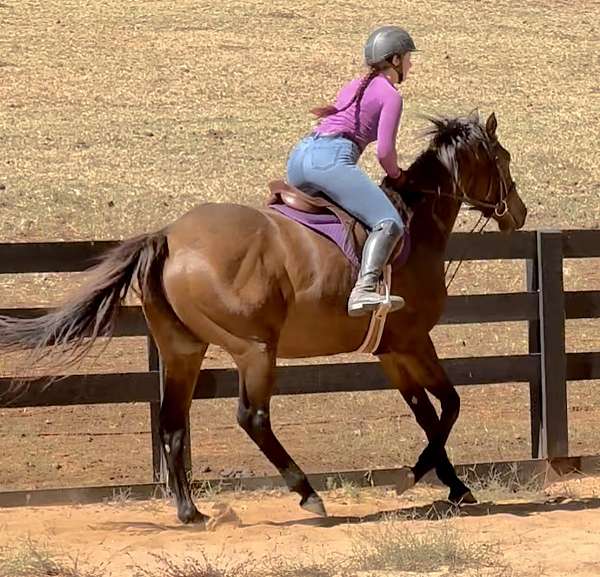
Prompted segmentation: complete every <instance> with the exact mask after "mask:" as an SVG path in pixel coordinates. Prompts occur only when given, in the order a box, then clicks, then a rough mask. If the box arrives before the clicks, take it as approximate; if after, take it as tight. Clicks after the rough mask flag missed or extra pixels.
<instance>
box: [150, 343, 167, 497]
mask: <svg viewBox="0 0 600 577" xmlns="http://www.w3.org/2000/svg"><path fill="white" fill-rule="evenodd" d="M148 369H149V370H150V371H158V373H159V375H160V376H159V383H160V384H159V387H160V401H159V402H151V403H150V431H151V434H152V472H153V480H154V482H155V483H164V484H165V486H168V468H167V463H166V461H165V457H164V454H163V449H162V442H161V439H160V432H159V424H160V418H159V415H160V403H161V402H162V398H163V393H164V383H163V369H162V363H161V362H160V355H159V354H158V348H157V347H156V343H155V342H154V339H153V338H152V337H151V336H150V335H148Z"/></svg>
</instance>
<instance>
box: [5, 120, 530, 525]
mask: <svg viewBox="0 0 600 577" xmlns="http://www.w3.org/2000/svg"><path fill="white" fill-rule="evenodd" d="M432 122H433V128H432V130H431V132H430V137H431V141H430V144H429V147H428V148H427V150H426V151H425V152H423V153H422V154H421V155H420V156H419V157H418V158H417V160H416V161H415V162H414V164H413V165H412V166H411V167H410V169H409V170H408V172H407V181H406V185H405V190H403V191H400V192H401V193H402V194H403V195H405V196H406V197H408V196H412V197H413V201H415V198H416V201H415V202H414V206H413V208H414V216H413V219H412V224H411V227H410V235H411V245H412V247H413V248H412V253H411V255H410V257H409V260H408V262H407V264H406V265H405V266H403V267H400V268H397V269H396V270H394V271H393V278H392V288H393V292H394V294H399V295H402V296H403V297H404V298H405V299H406V303H407V304H406V306H405V308H404V309H402V310H400V311H397V312H395V313H393V314H391V315H390V316H389V317H388V319H387V324H386V327H385V331H384V334H383V337H382V340H381V344H380V346H379V349H378V350H377V355H378V356H379V358H380V360H381V362H382V364H383V368H384V370H385V372H386V374H387V375H388V377H389V378H390V379H391V381H392V382H393V384H394V385H395V386H396V387H397V388H398V389H399V391H400V392H401V394H402V396H403V397H404V398H405V400H406V401H407V403H408V404H409V406H410V408H411V409H412V411H413V412H414V414H415V417H416V420H417V422H418V423H419V425H420V426H421V427H422V428H423V430H424V431H425V433H426V435H427V438H428V441H429V444H428V446H427V447H426V448H425V450H424V451H423V452H422V454H421V455H420V457H419V459H418V461H417V463H416V465H415V466H414V467H412V472H413V473H414V481H418V480H419V479H421V478H422V477H423V475H425V473H427V472H428V471H429V470H431V469H435V471H436V473H437V475H438V477H439V478H440V479H441V480H442V481H443V482H444V483H445V484H446V485H447V486H448V487H449V488H450V497H449V498H450V500H451V501H453V502H461V501H462V502H464V501H467V502H468V501H473V500H474V499H473V496H472V495H471V493H470V491H469V489H468V488H467V487H466V486H465V485H464V484H463V483H462V482H461V481H460V480H459V478H458V477H457V475H456V472H455V470H454V467H453V466H452V464H451V463H450V461H449V459H448V457H447V454H446V450H445V444H446V441H447V439H448V436H449V434H450V431H451V430H452V427H453V425H454V423H455V421H456V419H457V417H458V414H459V407H460V400H459V396H458V394H457V393H456V390H455V388H454V386H453V385H452V383H451V382H450V381H449V380H448V378H447V376H446V374H445V372H444V370H443V368H442V366H441V365H440V362H439V360H438V357H437V355H436V352H435V349H434V346H433V344H432V341H431V339H430V337H429V332H430V330H431V329H432V327H433V326H434V325H435V324H436V323H437V322H438V320H439V318H440V316H441V314H442V311H443V308H444V301H445V299H446V287H445V283H444V253H445V249H446V244H447V242H448V238H449V235H450V232H451V230H452V227H453V225H454V221H455V219H456V216H457V214H458V211H459V209H460V206H461V204H462V203H466V204H467V205H471V206H472V207H475V208H477V209H479V210H480V211H481V212H482V213H483V215H484V216H487V217H492V218H494V219H495V220H496V221H497V222H498V225H499V227H500V229H501V230H506V231H511V230H515V229H518V228H520V227H521V226H522V225H523V224H524V222H525V216H526V212H527V211H526V208H525V205H524V204H523V202H522V201H521V199H520V198H519V196H518V194H517V190H516V187H515V183H514V181H513V179H512V177H511V175H510V170H509V162H510V155H509V153H508V152H507V150H506V149H504V148H503V147H502V146H501V145H500V143H499V142H498V139H497V137H496V118H495V116H494V115H491V116H490V117H489V118H488V120H487V123H486V125H485V126H484V125H482V124H481V123H480V121H479V119H478V117H477V116H475V115H470V116H467V117H460V118H455V119H434V120H432ZM392 194H395V193H392ZM474 240H475V241H476V240H477V237H474ZM355 275H356V270H354V268H353V267H352V266H351V265H350V264H349V262H348V261H347V259H346V258H345V256H344V255H343V254H342V252H341V251H340V250H339V249H338V248H337V247H336V246H335V245H334V244H333V243H332V242H331V241H329V240H328V239H326V238H324V237H322V236H320V235H318V234H316V233H313V232H311V231H309V230H308V229H307V228H304V227H303V226H301V225H299V224H297V223H295V222H293V221H291V220H288V219H286V218H285V217H284V216H282V215H280V214H279V213H276V212H275V211H273V210H271V209H269V208H263V209H257V208H250V207H248V206H241V205H237V204H204V205H201V206H198V207H197V208H195V209H193V210H191V211H190V212H188V213H187V214H185V215H184V216H182V217H181V218H180V219H179V220H177V221H176V222H174V223H173V224H171V225H170V226H168V227H167V228H165V229H164V230H161V231H159V232H155V233H151V234H146V235H143V236H140V237H137V238H134V239H130V240H126V241H124V242H123V243H121V244H120V245H118V246H117V247H116V248H115V249H113V250H112V251H110V252H108V254H107V255H106V256H105V257H104V258H103V261H102V262H101V263H100V264H99V265H98V266H97V267H96V268H95V269H93V277H92V278H91V279H90V281H89V282H88V284H87V285H86V286H85V287H84V288H83V289H82V292H81V293H80V294H78V295H75V296H74V297H73V298H72V299H71V300H70V301H69V302H68V303H67V304H65V305H64V306H63V307H62V308H60V309H57V310H56V311H54V312H51V313H49V314H47V315H46V316H43V317H40V318H38V319H10V318H6V317H2V318H0V349H2V350H15V349H23V348H32V349H33V352H32V357H31V360H32V362H37V361H39V360H40V359H41V358H42V357H46V356H47V355H49V354H52V353H53V352H56V353H59V357H58V360H59V361H61V362H62V363H63V366H69V365H72V364H73V363H74V362H75V361H77V360H78V359H79V358H81V357H82V356H84V355H85V354H86V353H88V352H89V350H90V347H91V345H92V344H93V342H94V340H95V339H96V338H97V337H99V336H110V335H111V334H112V331H113V329H114V326H115V321H116V318H117V313H118V310H119V306H120V304H121V300H122V299H123V297H124V296H125V294H126V293H127V291H128V290H129V288H130V287H131V286H132V284H133V283H134V282H137V285H138V287H139V294H140V297H141V300H142V304H143V309H144V313H145V315H146V318H147V321H148V326H149V329H150V331H151V333H152V335H153V337H154V339H155V340H156V343H157V345H158V348H159V350H160V354H161V357H162V359H163V362H164V366H165V373H166V377H165V391H164V400H163V402H162V407H161V413H160V431H161V438H162V442H163V447H164V452H165V456H166V460H167V464H168V468H169V476H170V481H171V485H172V488H173V491H174V493H175V497H176V501H177V513H178V517H179V519H180V520H181V521H182V522H184V523H188V522H192V521H203V520H205V519H206V517H205V516H204V515H202V514H201V513H199V512H198V510H197V509H196V507H195V505H194V503H193V501H192V498H191V494H190V487H189V483H188V480H187V478H186V473H185V469H184V463H183V440H184V437H185V434H186V422H187V416H188V412H189V409H190V404H191V401H192V395H193V392H194V388H195V387H196V382H197V380H198V376H199V374H200V367H201V365H202V360H203V357H204V355H205V352H206V349H207V347H208V345H209V343H213V344H216V345H219V346H221V347H222V348H223V349H225V350H226V351H228V352H229V354H230V355H231V356H232V357H233V360H234V361H235V363H236V365H237V367H238V370H239V379H240V389H239V408H238V413H237V418H238V421H239V424H240V425H241V427H242V428H243V429H244V430H245V431H246V432H247V433H248V435H249V436H250V438H251V439H252V440H253V441H254V442H255V443H256V444H257V445H258V447H259V448H260V450H261V451H262V452H263V453H264V455H265V456H266V457H267V459H269V461H270V462H271V463H273V465H275V467H277V469H278V470H279V472H280V473H281V475H282V477H283V478H284V479H285V481H286V483H287V485H288V487H289V488H290V490H292V491H296V492H297V493H299V495H300V496H301V501H300V504H301V506H302V507H304V508H305V509H307V510H309V511H312V512H314V513H317V514H321V515H325V509H324V507H323V503H322V501H321V499H320V497H319V496H318V495H317V494H316V492H315V491H314V490H313V488H312V487H311V485H310V483H309V481H308V479H307V477H306V475H305V474H304V472H303V471H302V469H301V468H300V467H299V466H298V465H297V464H296V463H295V462H294V461H293V460H292V458H291V457H290V455H289V454H288V453H287V451H286V450H285V448H284V447H283V446H282V445H281V443H280V442H279V440H278V439H277V438H276V436H275V434H274V433H273V430H272V428H271V420H270V411H269V406H270V400H271V396H272V394H273V390H274V387H275V365H276V359H277V358H278V357H279V358H304V357H312V356H322V355H332V354H336V353H345V352H351V351H355V350H356V349H357V348H358V347H359V346H360V344H361V342H362V340H363V337H364V336H365V332H366V330H367V328H368V323H369V318H368V317H367V318H350V317H348V315H347V313H346V301H347V298H348V294H349V293H350V290H351V288H352V286H353V284H354V281H355ZM90 335H91V338H89V337H90ZM48 347H49V348H48ZM198 386H200V387H201V386H202V381H201V380H200V382H199V383H198ZM427 393H430V394H431V395H433V396H434V397H436V398H437V399H438V400H439V401H440V403H441V413H440V416H439V417H438V415H437V413H436V411H435V409H434V407H433V404H432V403H431V401H430V399H429V396H428V394H427Z"/></svg>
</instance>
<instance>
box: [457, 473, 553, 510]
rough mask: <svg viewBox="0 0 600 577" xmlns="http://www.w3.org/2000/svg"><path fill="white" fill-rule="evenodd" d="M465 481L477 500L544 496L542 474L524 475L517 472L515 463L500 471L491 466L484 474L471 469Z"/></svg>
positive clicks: (539, 497)
mask: <svg viewBox="0 0 600 577" xmlns="http://www.w3.org/2000/svg"><path fill="white" fill-rule="evenodd" d="M465 482H467V483H468V484H469V487H470V488H471V490H472V491H474V493H475V494H476V495H477V498H478V499H479V501H493V502H498V501H506V500H511V499H525V500H528V501H532V500H536V499H543V498H544V483H545V478H544V475H534V476H532V477H525V476H524V475H522V474H520V473H519V469H518V467H517V465H516V464H511V465H510V466H509V467H508V469H507V470H505V471H502V470H500V469H498V468H495V467H492V468H491V469H490V470H489V471H488V472H487V473H486V475H485V476H480V475H478V474H477V472H476V470H475V469H473V470H471V471H469V472H468V475H466V479H465Z"/></svg>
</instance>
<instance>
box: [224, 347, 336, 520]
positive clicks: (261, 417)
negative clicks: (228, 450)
mask: <svg viewBox="0 0 600 577" xmlns="http://www.w3.org/2000/svg"><path fill="white" fill-rule="evenodd" d="M233 358H234V360H235V362H236V364H237V366H238V370H239V376H240V398H239V405H238V415H237V418H238V422H239V424H240V426H241V427H242V428H243V429H244V430H245V431H246V432H247V433H248V435H249V436H250V438H251V439H252V440H253V441H254V442H255V443H256V445H258V447H259V449H260V450H261V451H262V453H263V454H264V455H265V457H267V459H269V461H271V463H272V464H273V465H274V466H275V467H276V468H277V470H278V471H279V473H280V474H281V476H282V477H283V478H284V479H285V482H286V483H287V486H288V487H289V489H290V490H291V491H295V492H296V493H298V494H299V495H300V497H301V501H300V505H301V506H302V507H303V508H304V509H306V510H308V511H310V512H312V513H316V514H318V515H321V516H323V517H325V516H326V512H325V507H324V506H323V502H322V501H321V498H320V497H319V496H318V495H317V493H316V492H315V491H314V489H313V488H312V487H311V485H310V483H309V482H308V479H307V478H306V475H305V474H304V472H303V471H302V470H301V469H300V467H299V466H298V465H297V464H296V463H295V462H294V461H293V459H292V458H291V457H290V455H289V454H288V452H287V451H286V450H285V449H284V447H283V446H282V445H281V443H280V442H279V440H278V439H277V437H276V436H275V434H274V433H273V429H272V428H271V419H270V414H269V408H270V401H271V395H272V394H273V386H274V381H275V352H274V350H273V349H270V348H269V346H268V345H265V344H262V343H249V344H248V347H247V348H246V350H245V351H244V352H243V353H242V354H236V355H233Z"/></svg>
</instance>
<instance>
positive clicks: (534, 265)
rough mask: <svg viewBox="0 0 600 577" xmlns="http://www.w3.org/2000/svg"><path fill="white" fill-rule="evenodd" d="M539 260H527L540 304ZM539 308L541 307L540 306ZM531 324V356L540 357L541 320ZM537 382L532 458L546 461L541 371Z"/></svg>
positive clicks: (532, 399)
mask: <svg viewBox="0 0 600 577" xmlns="http://www.w3.org/2000/svg"><path fill="white" fill-rule="evenodd" d="M538 262H539V259H538V256H537V253H536V256H535V258H534V259H529V260H527V291H528V292H537V293H538V299H539V300H538V302H540V301H541V299H542V295H541V293H540V292H539V290H540V283H539V275H538V266H539V264H538ZM538 306H539V305H538ZM528 324H529V354H530V355H538V356H540V362H541V350H542V348H541V342H540V319H539V318H538V319H536V320H531V321H529V322H528ZM538 375H539V376H538V377H537V378H536V379H535V380H532V381H529V413H530V418H531V456H532V458H534V459H545V458H546V457H547V455H546V454H544V450H545V446H544V443H543V441H542V379H541V370H540V372H539V373H538Z"/></svg>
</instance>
